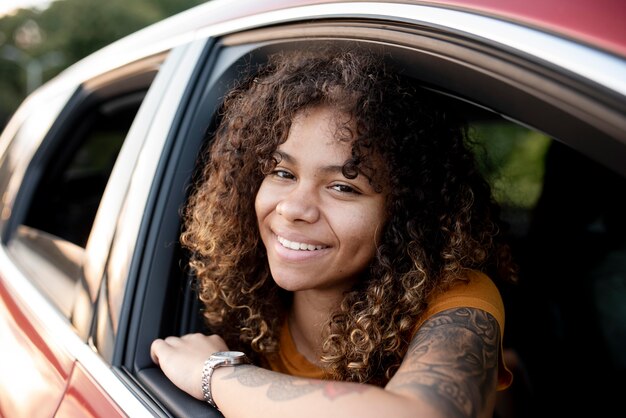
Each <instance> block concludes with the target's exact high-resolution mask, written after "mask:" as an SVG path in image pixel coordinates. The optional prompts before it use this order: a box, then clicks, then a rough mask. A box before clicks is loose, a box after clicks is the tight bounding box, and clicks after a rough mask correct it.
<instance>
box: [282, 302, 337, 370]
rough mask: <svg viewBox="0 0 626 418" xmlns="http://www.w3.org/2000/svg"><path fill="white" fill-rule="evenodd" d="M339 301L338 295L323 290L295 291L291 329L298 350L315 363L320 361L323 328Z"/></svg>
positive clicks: (290, 315)
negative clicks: (331, 295) (333, 295)
mask: <svg viewBox="0 0 626 418" xmlns="http://www.w3.org/2000/svg"><path fill="white" fill-rule="evenodd" d="M338 303H339V299H338V298H337V297H329V296H328V295H327V294H322V293H321V292H316V291H302V292H294V297H293V305H292V306H291V310H290V312H289V318H288V320H289V331H290V333H291V337H292V338H293V342H294V344H295V345H296V348H297V350H298V352H299V353H300V354H302V355H303V356H304V357H305V358H306V359H307V360H309V361H310V362H311V363H313V364H319V363H320V360H319V359H320V353H321V347H322V329H323V327H324V324H325V323H326V322H327V321H328V317H329V315H330V313H331V312H332V311H333V310H335V309H336V307H337V305H338Z"/></svg>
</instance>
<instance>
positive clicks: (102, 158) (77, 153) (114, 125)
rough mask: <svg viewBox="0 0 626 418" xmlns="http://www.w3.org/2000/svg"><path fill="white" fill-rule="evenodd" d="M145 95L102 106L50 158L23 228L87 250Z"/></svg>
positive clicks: (76, 127)
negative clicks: (102, 200) (96, 220)
mask: <svg viewBox="0 0 626 418" xmlns="http://www.w3.org/2000/svg"><path fill="white" fill-rule="evenodd" d="M143 95H144V93H143V92H140V93H135V94H131V95H127V96H122V97H119V98H115V99H113V100H110V101H107V102H104V103H98V104H97V105H96V106H94V107H93V108H92V109H90V110H88V111H87V112H85V113H86V114H85V115H84V116H83V117H82V118H81V120H80V121H79V123H78V124H77V125H76V126H75V127H74V128H73V129H72V132H71V133H70V134H69V135H68V137H67V138H66V140H65V141H64V144H63V145H61V146H59V147H58V149H56V150H55V152H54V153H53V155H50V161H49V163H48V165H47V166H46V167H45V169H44V172H43V175H42V178H41V181H40V183H39V184H38V186H37V188H36V190H35V193H34V196H33V200H32V201H31V204H30V207H29V209H28V213H27V215H26V219H25V220H24V222H23V224H24V225H25V226H28V227H30V228H33V229H36V230H40V231H43V232H47V233H49V234H52V235H55V236H57V237H59V238H62V239H63V240H65V241H69V242H71V243H72V244H75V245H77V246H79V247H82V248H84V247H85V246H86V244H87V239H88V237H89V232H90V231H91V226H92V224H93V221H94V218H95V215H96V211H97V209H98V204H99V203H100V198H101V197H102V194H103V192H104V188H105V186H106V183H107V180H108V178H109V175H110V174H111V170H112V169H113V164H114V163H115V160H116V158H117V155H118V153H119V151H120V149H121V147H122V144H123V142H124V138H125V137H126V133H127V132H128V130H129V128H130V125H131V123H132V121H133V119H134V117H135V115H136V113H137V110H138V109H139V105H140V104H141V100H142V98H143Z"/></svg>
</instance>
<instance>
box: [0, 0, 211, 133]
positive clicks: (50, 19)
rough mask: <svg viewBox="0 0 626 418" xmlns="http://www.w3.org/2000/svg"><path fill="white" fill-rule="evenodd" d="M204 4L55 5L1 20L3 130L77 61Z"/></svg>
mask: <svg viewBox="0 0 626 418" xmlns="http://www.w3.org/2000/svg"><path fill="white" fill-rule="evenodd" d="M205 1H206V0H132V1H128V0H106V1H102V0H56V1H54V2H52V3H51V4H50V6H49V7H48V8H46V9H44V10H38V9H22V10H19V11H18V12H17V13H15V14H12V15H5V16H0V129H1V128H2V127H4V125H5V124H6V122H7V121H8V118H9V117H10V115H11V114H12V113H13V112H14V111H15V109H16V108H17V106H18V105H19V104H20V103H21V102H22V100H23V99H24V98H25V96H26V95H27V94H28V93H29V92H30V91H32V90H33V89H34V88H36V87H37V86H39V85H40V84H41V83H42V82H45V81H47V80H49V79H50V78H52V77H54V76H55V75H56V74H58V73H59V72H61V71H62V70H63V69H65V68H67V67H68V66H70V65H71V64H73V63H74V62H76V61H78V60H80V59H81V58H83V57H85V56H87V55H89V54H90V53H92V52H94V51H96V50H98V49H100V48H102V47H104V46H105V45H107V44H109V43H111V42H113V41H115V40H117V39H120V38H122V37H124V36H125V35H128V34H130V33H132V32H135V31H137V30H139V29H141V28H143V27H145V26H148V25H150V24H151V23H154V22H157V21H159V20H162V19H164V18H166V17H168V16H171V15H173V14H175V13H178V12H181V11H183V10H186V9H189V8H190V7H193V6H195V5H198V4H200V3H204V2H205Z"/></svg>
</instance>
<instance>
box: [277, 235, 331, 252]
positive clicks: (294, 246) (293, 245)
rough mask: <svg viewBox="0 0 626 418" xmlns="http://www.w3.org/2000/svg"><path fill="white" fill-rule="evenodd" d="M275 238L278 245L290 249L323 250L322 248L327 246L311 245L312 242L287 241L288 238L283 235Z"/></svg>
mask: <svg viewBox="0 0 626 418" xmlns="http://www.w3.org/2000/svg"><path fill="white" fill-rule="evenodd" d="M277 238H278V242H280V245H282V246H283V247H285V248H289V249H290V250H296V251H316V250H323V249H324V248H327V247H326V245H312V244H305V243H303V242H294V241H289V240H288V239H285V238H283V237H277Z"/></svg>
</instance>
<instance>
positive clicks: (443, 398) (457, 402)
mask: <svg viewBox="0 0 626 418" xmlns="http://www.w3.org/2000/svg"><path fill="white" fill-rule="evenodd" d="M499 342H500V327H499V325H498V322H497V321H496V320H495V319H494V317H493V316H492V315H490V314H488V313H486V312H485V311H482V310H480V309H473V308H455V309H449V310H446V311H443V312H440V313H438V314H436V315H433V316H432V317H431V318H429V319H428V320H427V321H426V322H425V323H424V324H423V325H422V327H421V328H420V330H419V331H418V332H417V334H416V335H415V337H414V338H413V341H412V342H411V344H410V345H409V349H408V351H407V354H406V356H405V358H404V361H403V363H402V366H401V367H400V369H399V370H398V372H397V373H396V375H395V376H394V377H393V379H391V381H390V382H389V384H388V385H387V389H391V390H398V391H403V392H405V391H407V390H408V391H411V392H418V393H419V394H420V396H421V397H422V399H425V400H427V401H428V402H430V403H432V404H433V405H434V406H436V407H438V408H440V409H441V410H442V411H445V415H446V416H448V417H459V418H461V417H477V416H480V415H481V413H482V412H483V411H484V410H485V408H487V407H490V406H489V404H490V402H492V401H493V397H492V395H493V393H494V389H495V385H496V381H497V372H498V347H499Z"/></svg>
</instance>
